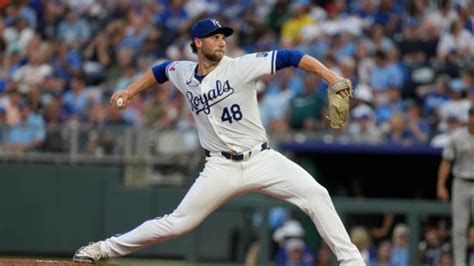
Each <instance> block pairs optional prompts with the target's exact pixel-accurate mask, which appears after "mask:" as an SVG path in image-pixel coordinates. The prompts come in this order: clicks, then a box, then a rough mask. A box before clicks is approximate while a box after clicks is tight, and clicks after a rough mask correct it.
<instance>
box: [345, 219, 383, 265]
mask: <svg viewBox="0 0 474 266" xmlns="http://www.w3.org/2000/svg"><path fill="white" fill-rule="evenodd" d="M349 236H350V238H351V241H352V243H354V245H356V247H357V248H358V249H359V251H360V254H361V255H362V258H363V259H364V262H365V264H367V265H369V263H370V261H373V260H375V258H376V256H377V254H376V250H375V248H374V246H373V245H372V240H371V239H370V235H369V232H368V231H367V229H366V228H365V227H363V226H356V227H354V228H352V229H351V230H350V232H349Z"/></svg>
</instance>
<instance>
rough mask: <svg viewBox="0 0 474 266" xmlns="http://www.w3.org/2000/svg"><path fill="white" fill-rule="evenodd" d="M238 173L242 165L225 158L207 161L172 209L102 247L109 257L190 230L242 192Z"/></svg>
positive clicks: (110, 240) (105, 243)
mask: <svg viewBox="0 0 474 266" xmlns="http://www.w3.org/2000/svg"><path fill="white" fill-rule="evenodd" d="M212 160H213V159H210V161H212ZM216 160H219V159H216ZM239 177H240V169H238V168H236V167H235V165H232V164H226V163H225V162H223V163H222V161H221V163H209V162H208V163H207V164H206V167H205V169H204V171H203V172H202V173H201V175H200V176H199V178H198V179H196V181H195V183H194V184H193V185H192V187H191V188H190V190H189V191H188V193H187V194H186V195H185V197H184V198H183V200H182V201H181V203H180V204H179V206H178V207H177V208H176V210H174V211H173V213H171V214H169V215H165V216H163V217H161V218H155V219H151V220H148V221H146V222H144V223H143V224H141V225H139V226H138V227H136V228H135V229H133V230H132V231H130V232H128V233H125V234H123V235H120V236H117V237H111V238H108V239H106V240H105V241H103V242H101V247H102V250H103V251H105V253H106V254H107V257H117V256H123V255H126V254H128V253H131V252H133V251H135V250H137V249H141V248H144V247H147V246H150V245H153V244H157V243H160V242H163V241H166V240H169V239H171V238H174V237H177V236H179V235H181V234H184V233H186V232H189V231H190V230H192V229H193V228H195V227H196V226H197V225H198V224H200V223H201V222H202V221H203V220H204V219H205V218H206V217H207V216H208V215H209V214H210V213H211V212H212V211H214V210H215V209H216V208H218V207H219V206H220V205H221V204H223V203H224V202H225V201H227V200H229V199H231V198H232V197H234V196H236V195H237V194H238V193H239V191H240V190H239V189H240V188H241V178H239Z"/></svg>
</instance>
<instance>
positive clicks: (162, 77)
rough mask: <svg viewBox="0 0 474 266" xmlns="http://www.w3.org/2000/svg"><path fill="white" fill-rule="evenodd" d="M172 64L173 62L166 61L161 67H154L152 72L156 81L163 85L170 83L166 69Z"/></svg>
mask: <svg viewBox="0 0 474 266" xmlns="http://www.w3.org/2000/svg"><path fill="white" fill-rule="evenodd" d="M170 64H171V61H166V62H163V63H161V64H159V65H156V66H154V67H153V68H152V69H151V71H152V72H153V75H154V76H155V79H156V81H158V83H160V84H162V83H165V82H166V81H168V76H167V75H166V68H168V66H169V65H170Z"/></svg>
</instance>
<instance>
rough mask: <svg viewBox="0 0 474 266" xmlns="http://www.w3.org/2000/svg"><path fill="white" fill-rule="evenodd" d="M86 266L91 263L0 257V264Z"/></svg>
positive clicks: (6, 265)
mask: <svg viewBox="0 0 474 266" xmlns="http://www.w3.org/2000/svg"><path fill="white" fill-rule="evenodd" d="M33 265H34V266H48V265H52V266H88V265H96V266H97V264H91V263H79V262H73V261H66V260H26V259H0V266H33ZM99 265H101V266H103V265H107V266H112V265H116V264H99Z"/></svg>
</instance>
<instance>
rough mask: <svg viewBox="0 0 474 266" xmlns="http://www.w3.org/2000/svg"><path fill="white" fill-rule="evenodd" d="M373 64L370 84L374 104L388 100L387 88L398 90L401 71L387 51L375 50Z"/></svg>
mask: <svg viewBox="0 0 474 266" xmlns="http://www.w3.org/2000/svg"><path fill="white" fill-rule="evenodd" d="M374 58H375V66H374V67H373V68H372V69H371V71H370V86H371V87H372V88H373V89H374V96H375V103H376V106H381V105H383V104H386V103H387V102H388V98H389V97H388V96H387V94H388V90H389V89H392V90H399V89H400V88H401V86H402V84H403V73H401V71H400V69H399V68H398V67H397V66H396V65H395V64H394V63H393V62H391V61H390V59H389V58H388V55H387V52H385V51H382V50H377V51H376V52H375V55H374Z"/></svg>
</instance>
